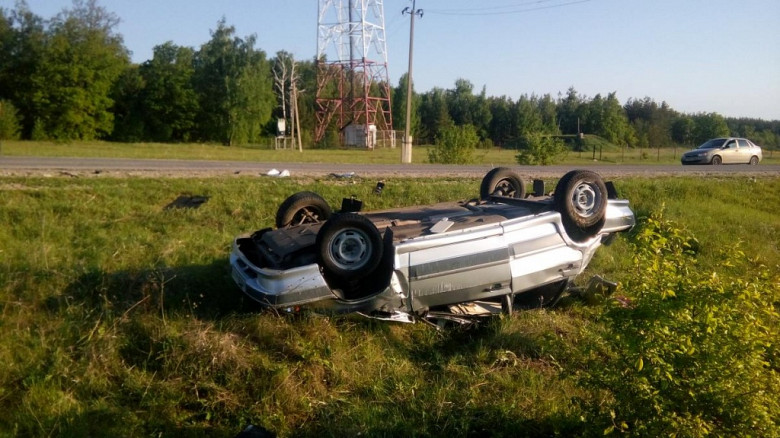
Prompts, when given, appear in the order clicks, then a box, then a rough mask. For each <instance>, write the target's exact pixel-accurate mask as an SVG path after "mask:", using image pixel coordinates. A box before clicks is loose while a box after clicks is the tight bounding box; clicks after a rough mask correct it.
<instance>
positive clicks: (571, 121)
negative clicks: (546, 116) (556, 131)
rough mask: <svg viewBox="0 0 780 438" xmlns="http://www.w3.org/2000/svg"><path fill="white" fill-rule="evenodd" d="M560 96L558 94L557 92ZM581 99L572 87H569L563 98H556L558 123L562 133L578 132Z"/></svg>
mask: <svg viewBox="0 0 780 438" xmlns="http://www.w3.org/2000/svg"><path fill="white" fill-rule="evenodd" d="M559 96H560V94H559ZM582 103H583V100H582V98H581V97H580V96H579V95H578V94H577V90H575V89H574V87H569V89H568V90H567V91H566V97H565V98H561V97H559V98H558V123H559V126H560V131H561V133H562V134H578V133H580V132H581V130H580V116H581V112H582V109H581V108H580V107H581V106H582Z"/></svg>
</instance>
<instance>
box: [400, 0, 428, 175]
mask: <svg viewBox="0 0 780 438" xmlns="http://www.w3.org/2000/svg"><path fill="white" fill-rule="evenodd" d="M416 6H417V0H412V8H411V9H409V7H408V6H407V7H405V8H404V10H403V11H401V14H409V15H410V16H411V19H410V23H409V70H408V72H407V75H406V124H405V126H404V139H403V142H402V146H401V163H403V164H409V163H411V162H412V135H411V125H412V97H413V96H412V55H413V53H414V16H415V15H419V16H420V18H422V16H423V11H422V9H416Z"/></svg>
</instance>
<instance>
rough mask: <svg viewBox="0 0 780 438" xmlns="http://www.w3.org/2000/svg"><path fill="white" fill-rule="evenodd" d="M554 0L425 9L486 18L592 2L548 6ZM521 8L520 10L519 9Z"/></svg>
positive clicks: (442, 13)
mask: <svg viewBox="0 0 780 438" xmlns="http://www.w3.org/2000/svg"><path fill="white" fill-rule="evenodd" d="M551 1H553V0H536V1H527V2H520V3H516V4H513V5H502V6H486V7H480V8H462V9H435V8H434V9H431V8H425V13H426V14H437V15H452V16H484V15H512V14H522V13H525V12H532V11H540V10H543V9H553V8H561V7H564V6H570V5H575V4H578V3H587V2H589V1H591V0H572V1H565V2H563V3H555V4H546V3H550V2H551ZM518 8H519V9H518Z"/></svg>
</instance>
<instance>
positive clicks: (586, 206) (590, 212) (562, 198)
mask: <svg viewBox="0 0 780 438" xmlns="http://www.w3.org/2000/svg"><path fill="white" fill-rule="evenodd" d="M553 203H554V206H555V209H556V210H557V211H558V212H559V213H560V214H561V220H562V222H563V228H564V229H565V230H566V233H567V234H568V235H569V237H570V238H571V239H572V240H574V241H575V242H584V241H586V240H588V239H590V238H591V237H593V236H595V235H596V234H598V232H599V231H601V228H602V227H603V226H604V222H605V219H606V211H607V187H606V185H604V181H603V180H602V179H601V176H599V175H598V174H597V173H595V172H591V171H589V170H572V171H571V172H569V173H567V174H566V175H564V176H563V178H561V180H560V181H559V182H558V185H557V186H556V187H555V193H554V196H553Z"/></svg>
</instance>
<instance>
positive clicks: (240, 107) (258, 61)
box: [194, 18, 275, 145]
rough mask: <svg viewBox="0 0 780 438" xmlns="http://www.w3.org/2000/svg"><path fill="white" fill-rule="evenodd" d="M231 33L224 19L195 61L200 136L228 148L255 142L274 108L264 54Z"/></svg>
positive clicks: (249, 39)
mask: <svg viewBox="0 0 780 438" xmlns="http://www.w3.org/2000/svg"><path fill="white" fill-rule="evenodd" d="M234 34H235V28H234V27H232V26H227V25H226V24H225V19H224V18H223V19H222V20H220V21H219V23H218V24H217V29H216V30H215V31H213V32H212V33H211V40H210V41H209V42H207V43H206V44H204V45H203V46H201V49H200V51H198V53H197V54H196V57H195V78H194V80H195V84H196V90H197V92H198V96H199V101H200V115H199V117H198V119H199V127H200V129H201V132H200V136H201V138H202V139H203V140H206V141H218V142H221V143H223V144H226V145H233V144H240V143H246V142H251V141H257V140H258V138H259V136H260V133H261V132H262V131H261V130H262V127H264V126H265V125H266V124H267V123H268V121H269V120H270V117H271V112H272V110H273V108H274V106H275V103H274V102H275V97H274V94H273V88H272V87H273V85H272V79H271V69H270V67H269V65H268V61H267V60H266V58H265V52H263V51H262V50H256V49H255V48H254V45H255V40H256V37H255V36H254V35H253V36H250V37H247V38H246V39H241V38H237V37H234V36H233V35H234Z"/></svg>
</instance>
